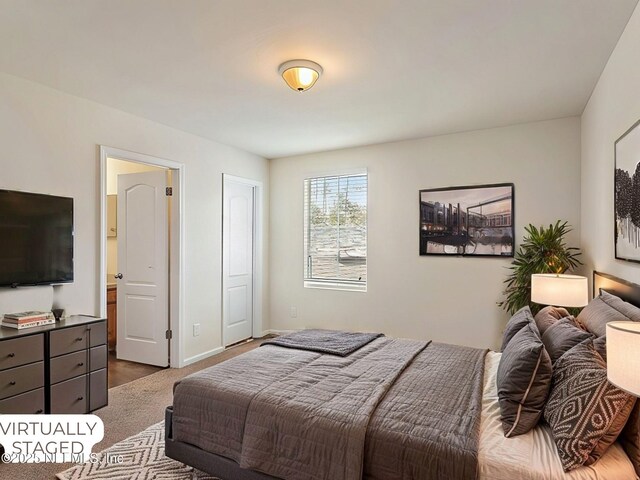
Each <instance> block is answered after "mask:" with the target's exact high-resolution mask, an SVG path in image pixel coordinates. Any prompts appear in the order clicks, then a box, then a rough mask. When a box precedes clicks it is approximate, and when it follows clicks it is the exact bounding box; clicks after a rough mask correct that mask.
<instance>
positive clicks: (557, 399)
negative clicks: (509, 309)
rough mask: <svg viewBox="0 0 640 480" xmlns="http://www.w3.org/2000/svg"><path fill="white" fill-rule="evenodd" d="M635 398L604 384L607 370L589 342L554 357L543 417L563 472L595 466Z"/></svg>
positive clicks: (625, 418) (620, 427) (607, 383)
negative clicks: (551, 377) (549, 390)
mask: <svg viewBox="0 0 640 480" xmlns="http://www.w3.org/2000/svg"><path fill="white" fill-rule="evenodd" d="M634 403H635V398H634V397H633V396H632V395H629V394H628V393H626V392H624V391H622V390H620V389H619V388H618V387H616V386H614V385H612V384H610V383H609V382H608V381H607V366H606V364H605V362H604V360H602V357H600V355H599V354H598V353H597V352H596V350H595V348H594V346H593V342H592V341H591V340H586V341H584V342H582V343H579V344H578V345H576V346H575V347H573V348H572V349H571V350H569V351H568V352H567V353H565V354H564V355H563V356H562V357H560V358H559V359H558V361H557V362H556V364H555V366H554V370H553V388H552V389H551V394H550V395H549V400H548V402H547V405H546V407H545V409H544V419H545V420H546V422H547V423H548V424H549V426H550V427H551V431H552V433H553V439H554V441H555V444H556V448H557V450H558V454H559V456H560V461H561V462H562V466H563V468H564V469H565V471H569V470H573V469H575V468H578V467H580V466H582V465H590V464H592V463H594V462H595V461H596V460H598V458H600V456H601V455H602V454H603V453H604V452H605V451H606V449H607V448H608V447H609V446H610V445H611V444H612V443H613V442H614V441H615V440H616V437H617V436H618V434H619V433H620V430H622V428H623V427H624V425H625V423H626V422H627V419H628V418H629V415H630V413H631V409H632V408H633V404H634Z"/></svg>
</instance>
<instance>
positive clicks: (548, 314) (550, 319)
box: [534, 305, 569, 335]
mask: <svg viewBox="0 0 640 480" xmlns="http://www.w3.org/2000/svg"><path fill="white" fill-rule="evenodd" d="M568 316H569V312H568V311H567V310H565V309H564V308H562V307H552V306H551V305H549V306H548V307H544V308H543V309H542V310H540V311H539V312H538V313H536V316H535V317H534V318H535V320H536V325H537V326H538V330H540V335H544V332H545V331H546V330H547V328H549V327H550V326H551V325H553V324H554V323H556V322H557V321H558V320H560V319H561V318H564V317H568Z"/></svg>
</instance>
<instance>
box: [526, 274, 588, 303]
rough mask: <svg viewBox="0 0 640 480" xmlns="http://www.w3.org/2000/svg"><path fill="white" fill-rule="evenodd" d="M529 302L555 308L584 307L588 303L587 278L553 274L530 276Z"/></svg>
mask: <svg viewBox="0 0 640 480" xmlns="http://www.w3.org/2000/svg"><path fill="white" fill-rule="evenodd" d="M531 301H532V302H535V303H540V304H542V305H555V306H557V307H584V306H585V305H586V304H587V303H589V285H588V282H587V277H581V276H579V275H557V274H555V273H539V274H534V275H531Z"/></svg>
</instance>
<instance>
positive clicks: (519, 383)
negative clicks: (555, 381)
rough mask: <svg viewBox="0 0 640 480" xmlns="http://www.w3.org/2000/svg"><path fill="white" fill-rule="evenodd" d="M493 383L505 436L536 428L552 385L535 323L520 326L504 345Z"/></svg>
mask: <svg viewBox="0 0 640 480" xmlns="http://www.w3.org/2000/svg"><path fill="white" fill-rule="evenodd" d="M496 384H497V387H498V402H499V404H500V420H501V421H502V428H503V430H504V436H505V437H515V436H517V435H522V434H523V433H527V432H528V431H529V430H531V429H532V428H533V427H535V426H536V425H537V424H538V421H539V420H540V417H541V416H542V409H543V408H544V404H545V401H546V400H547V396H548V395H549V388H551V359H550V358H549V355H548V354H547V351H546V350H545V349H544V345H543V344H542V340H540V334H539V333H538V327H536V324H535V322H533V321H531V322H529V324H528V325H527V326H525V327H524V328H522V329H520V331H519V332H518V333H516V334H515V335H514V336H513V338H512V339H511V341H510V342H509V343H508V344H507V347H506V348H505V349H504V352H503V353H502V357H500V364H499V365H498V373H497V377H496Z"/></svg>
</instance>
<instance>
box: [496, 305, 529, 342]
mask: <svg viewBox="0 0 640 480" xmlns="http://www.w3.org/2000/svg"><path fill="white" fill-rule="evenodd" d="M533 321H534V320H533V314H532V313H531V309H530V308H529V307H528V306H526V307H522V308H521V309H520V310H518V311H517V312H516V313H514V314H513V316H512V317H511V318H510V319H509V321H508V322H507V326H506V327H505V328H504V333H503V334H502V348H501V349H500V351H501V352H502V351H504V349H505V348H506V346H507V344H508V343H509V341H510V340H511V339H512V338H513V336H514V335H515V334H516V333H518V332H519V331H520V329H522V327H524V326H526V325H528V324H529V322H533Z"/></svg>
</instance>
